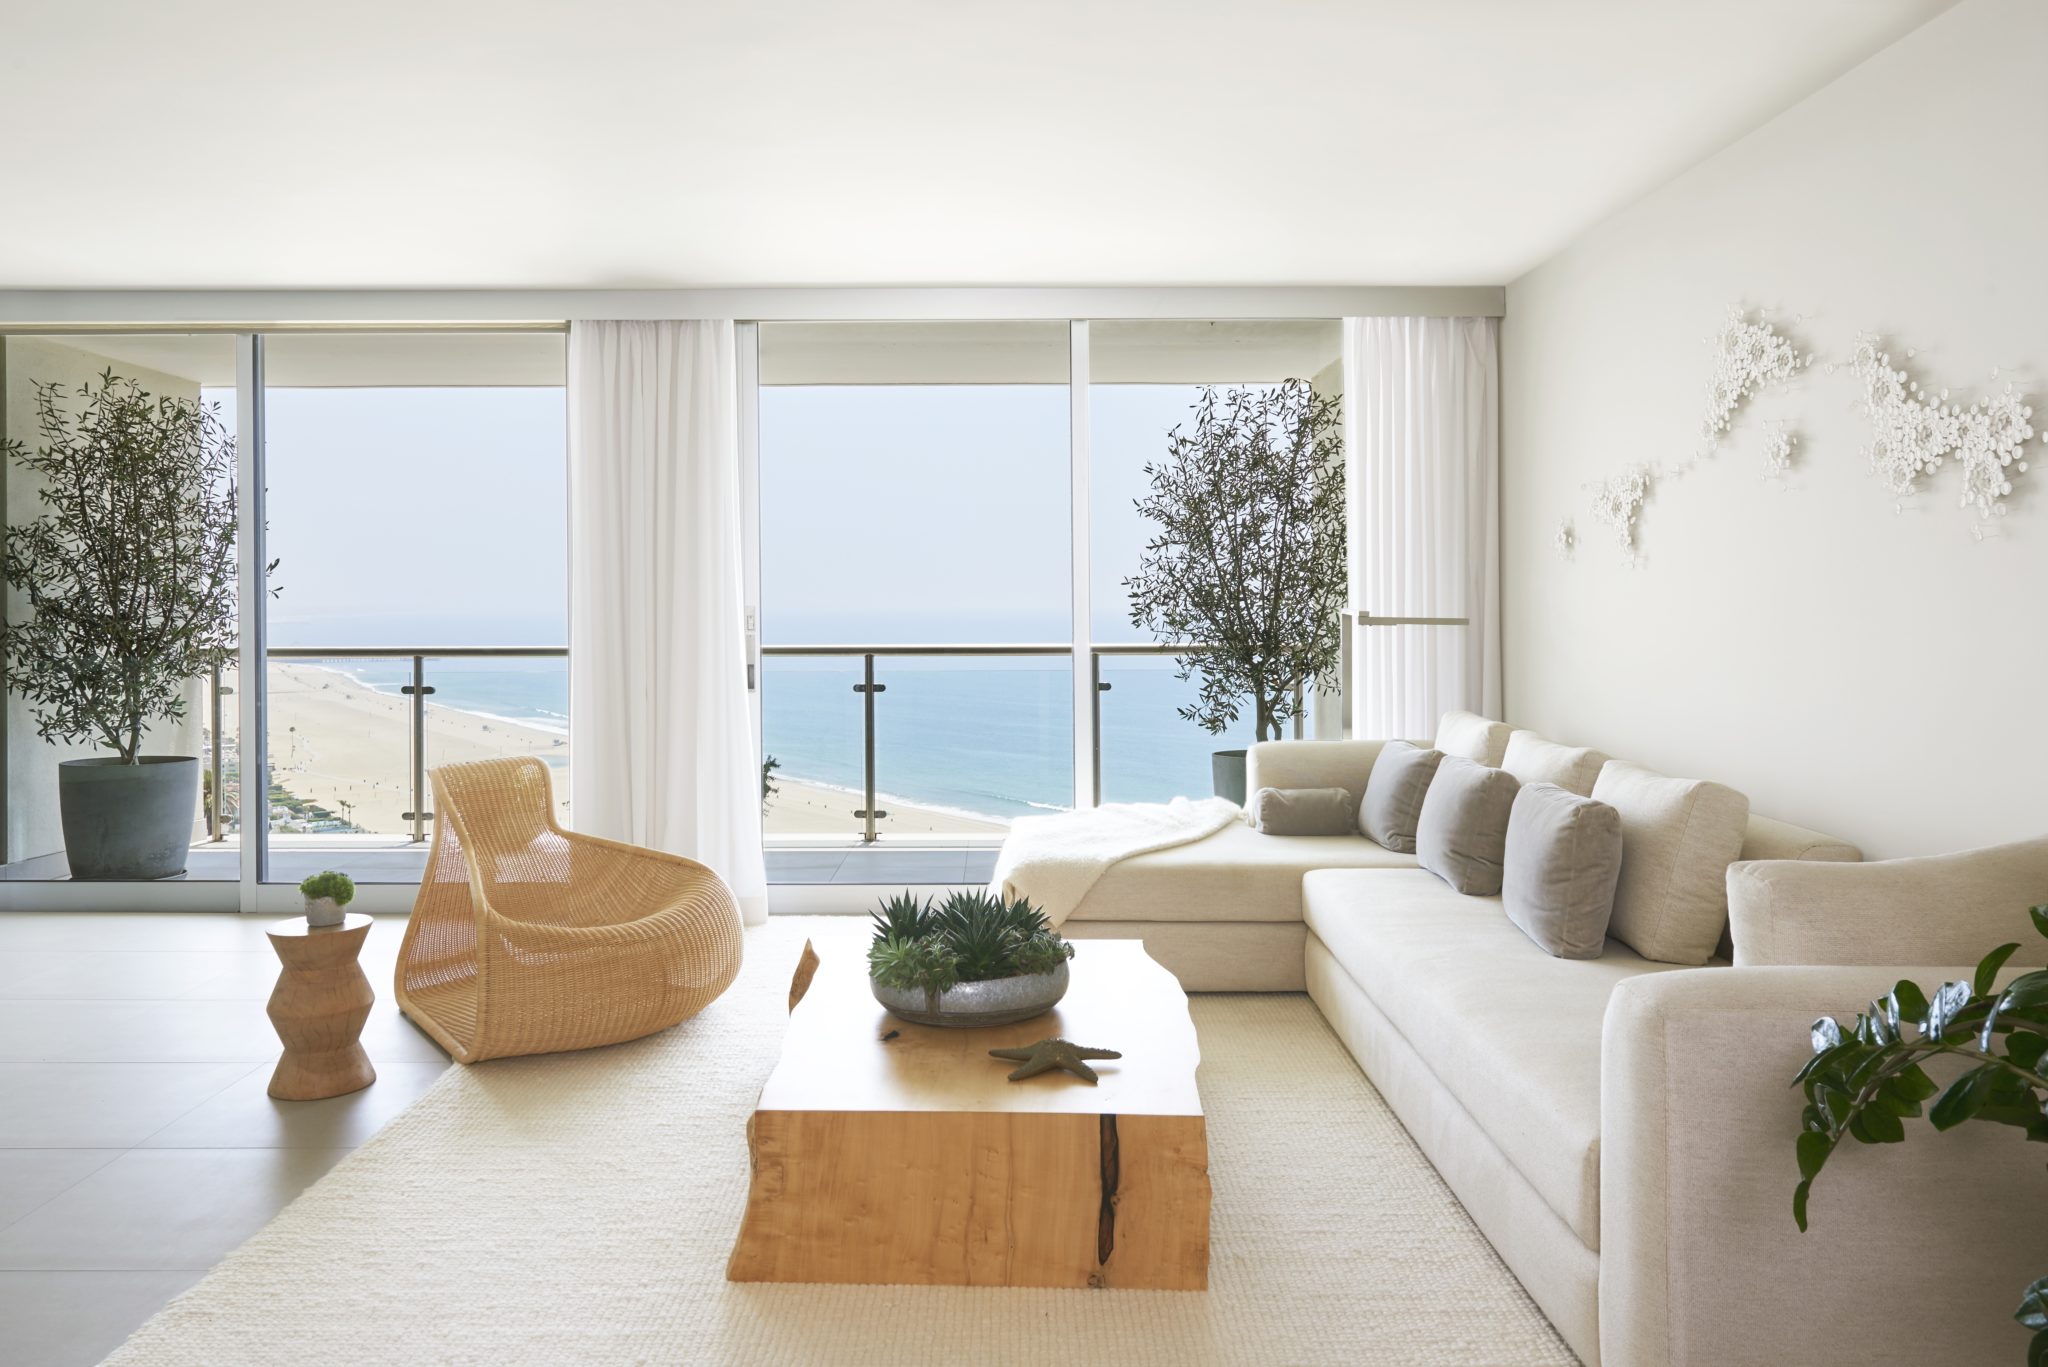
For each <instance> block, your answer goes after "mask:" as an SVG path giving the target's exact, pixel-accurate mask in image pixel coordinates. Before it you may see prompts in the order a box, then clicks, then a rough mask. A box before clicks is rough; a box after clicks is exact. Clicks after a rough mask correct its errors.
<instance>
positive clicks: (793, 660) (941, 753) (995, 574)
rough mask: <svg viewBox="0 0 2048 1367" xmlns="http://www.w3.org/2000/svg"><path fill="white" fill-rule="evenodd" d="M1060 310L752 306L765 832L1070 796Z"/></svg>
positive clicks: (1024, 810) (946, 818) (982, 834)
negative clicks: (904, 314)
mask: <svg viewBox="0 0 2048 1367" xmlns="http://www.w3.org/2000/svg"><path fill="white" fill-rule="evenodd" d="M1067 333H1068V328H1067V325H1066V324H1064V323H872V324H869V323H764V324H762V325H761V326H760V328H759V338H760V381H761V383H760V390H759V395H758V405H759V408H758V411H759V472H760V473H759V478H760V546H761V549H760V561H761V604H760V612H761V617H760V631H761V642H762V676H761V711H762V741H763V752H764V753H763V763H764V766H770V767H768V768H767V770H766V773H765V782H764V786H765V788H766V789H767V792H766V795H765V813H764V824H765V829H766V830H767V832H768V835H769V837H770V840H771V842H778V841H780V842H795V843H808V842H816V843H826V844H829V843H834V842H845V841H855V840H864V839H868V838H871V837H873V838H886V839H892V840H902V841H910V842H915V843H923V844H941V845H943V844H948V843H970V842H974V841H981V842H990V841H994V840H996V839H999V838H1000V836H1001V833H1002V831H1003V830H1004V829H1005V827H1006V826H1007V825H1008V823H1009V822H1010V821H1011V820H1013V819H1014V818H1016V817H1018V816H1022V815H1025V814H1028V813H1030V812H1034V811H1045V810H1053V809H1056V808H1059V807H1064V806H1066V805H1068V804H1069V803H1070V802H1071V801H1072V793H1073V731H1072V719H1073V671H1072V664H1071V650H1070V642H1071V637H1072V588H1071V586H1072V578H1071V575H1072V553H1071V528H1070V514H1069V499H1068V444H1069V443H1068V436H1069V431H1070V426H1071V408H1070V390H1069V385H1068V354H1067ZM870 690H871V691H870ZM870 793H872V798H870ZM871 813H872V815H870V814H871Z"/></svg>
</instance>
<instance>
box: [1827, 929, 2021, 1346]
mask: <svg viewBox="0 0 2048 1367" xmlns="http://www.w3.org/2000/svg"><path fill="white" fill-rule="evenodd" d="M2030 914H2031V915H2032V917H2033V921H2034V928H2035V929H2036V930H2038V931H2040V932H2041V934H2042V935H2044V936H2048V906H2041V907H2035V908H2033V910H2032V912H2031V913H2030ZM2019 948H2020V947H2019V945H2018V944H2007V945H2000V946H1999V947H1998V948H1996V949H1994V950H1992V951H1991V952H1990V953H1989V954H1987V955H1985V956H1984V959H1983V961H1982V962H1981V963H1979V964H1978V965H1977V971H1976V973H1975V974H1974V975H1973V976H1972V977H1971V979H1970V981H1968V982H1963V981H1957V982H1951V983H1943V984H1942V985H1941V987H1940V988H1939V989H1938V990H1937V991H1935V993H1934V994H1933V995H1932V996H1929V995H1928V993H1927V992H1926V991H1925V990H1923V989H1922V988H1921V987H1920V986H1919V984H1917V983H1912V982H1905V981H1901V982H1900V983H1899V984H1898V986H1896V987H1894V988H1893V989H1892V990H1891V992H1890V993H1889V994H1887V995H1886V996H1884V997H1883V998H1881V999H1879V1000H1877V1001H1874V1002H1872V1003H1871V1004H1870V1009H1869V1010H1868V1011H1867V1012H1864V1013H1863V1014H1861V1015H1858V1016H1857V1017H1856V1021H1855V1023H1854V1024H1853V1025H1844V1024H1843V1023H1842V1022H1840V1021H1837V1020H1835V1019H1833V1018H1832V1017H1829V1016H1823V1017H1821V1018H1820V1019H1819V1020H1817V1021H1815V1022H1814V1023H1813V1057H1812V1058H1810V1059H1808V1060H1807V1061H1806V1066H1805V1067H1803V1068H1801V1069H1800V1070H1799V1073H1798V1076H1797V1077H1796V1078H1795V1079H1794V1083H1795V1085H1797V1086H1799V1087H1801V1088H1803V1089H1804V1091H1805V1093H1806V1110H1805V1113H1804V1115H1803V1117H1802V1119H1801V1124H1800V1131H1801V1133H1800V1135H1799V1139H1798V1158H1799V1185H1798V1187H1797V1188H1795V1189H1794V1191H1793V1193H1792V1217H1793V1219H1795V1220H1797V1221H1798V1222H1799V1228H1800V1229H1802V1230H1803V1229H1805V1228H1806V1208H1807V1197H1808V1195H1809V1193H1810V1192H1811V1191H1812V1189H1813V1182H1814V1179H1815V1178H1817V1177H1818V1176H1820V1172H1821V1168H1822V1167H1823V1166H1824V1165H1825V1164H1826V1163H1827V1161H1828V1159H1829V1158H1830V1157H1831V1156H1833V1154H1834V1153H1835V1152H1836V1150H1837V1149H1838V1148H1839V1147H1841V1145H1842V1142H1843V1141H1844V1140H1846V1139H1853V1140H1855V1141H1856V1142H1858V1143H1860V1144H1899V1143H1903V1142H1904V1141H1905V1138H1906V1134H1907V1130H1906V1126H1905V1124H1904V1121H1905V1120H1906V1119H1907V1118H1909V1117H1913V1116H1918V1115H1919V1114H1920V1113H1921V1106H1922V1103H1926V1102H1931V1103H1932V1104H1931V1105H1929V1106H1928V1107H1927V1119H1928V1122H1929V1123H1930V1124H1932V1125H1933V1127H1934V1128H1935V1129H1936V1130H1952V1129H1954V1128H1956V1126H1958V1125H1961V1124H1963V1123H1964V1122H1965V1121H1969V1120H1984V1121H1989V1122H1991V1123H1992V1124H1995V1125H2010V1126H2012V1127H2013V1128H2014V1129H2016V1130H2019V1131H2020V1132H2021V1134H2022V1135H2024V1136H2025V1137H2026V1138H2028V1139H2031V1140H2034V1141H2036V1142H2037V1143H2048V1058H2044V1056H2048V969H2035V970H2034V971H2033V972H2031V973H2023V974H2021V975H2020V976H2019V977H2017V978H2015V979H2013V980H2012V981H2011V982H2009V983H2007V984H2006V985H2005V987H2004V988H2002V989H2001V988H1998V987H1997V982H1998V971H1999V970H2000V969H2001V968H2003V967H2005V963H2006V961H2007V960H2008V959H2010V958H2012V956H2013V955H2014V954H2015V953H2017V952H2018V951H2019ZM1943 1055H1949V1056H1953V1057H1954V1058H1955V1059H1956V1060H1957V1061H1958V1062H1960V1063H1963V1064H1967V1065H1969V1066H1968V1067H1967V1068H1966V1069H1965V1071H1963V1072H1962V1073H1961V1074H1960V1075H1959V1076H1957V1077H1956V1078H1955V1079H1954V1080H1953V1081H1951V1082H1950V1083H1949V1084H1948V1086H1947V1087H1945V1088H1944V1087H1943V1086H1942V1085H1941V1084H1939V1083H1937V1082H1936V1081H1935V1080H1934V1079H1933V1078H1932V1077H1930V1076H1929V1075H1928V1074H1927V1071H1926V1070H1925V1069H1924V1068H1922V1067H1921V1066H1920V1065H1921V1064H1922V1063H1924V1062H1926V1061H1927V1060H1929V1059H1933V1058H1938V1057H1941V1056H1943ZM2013 1318H2014V1319H2016V1320H2018V1321H2019V1322H2020V1324H2021V1325H2022V1326H2024V1327H2025V1328H2027V1329H2030V1330H2032V1331H2033V1335H2034V1337H2033V1340H2032V1343H2031V1345H2030V1346H2029V1349H2028V1353H2027V1362H2028V1364H2029V1367H2039V1364H2042V1363H2048V1277H2042V1278H2040V1279H2039V1280H2037V1281H2035V1282H2034V1283H2033V1284H2032V1285H2030V1286H2028V1287H2027V1289H2026V1291H2025V1293H2024V1294H2023V1296H2022V1298H2021V1301H2020V1308H2019V1309H2018V1310H2017V1311H2015V1312H2014V1314H2013Z"/></svg>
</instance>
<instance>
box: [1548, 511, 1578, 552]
mask: <svg viewBox="0 0 2048 1367" xmlns="http://www.w3.org/2000/svg"><path fill="white" fill-rule="evenodd" d="M1578 544H1579V534H1578V532H1576V531H1575V530H1573V528H1572V520H1571V519H1570V518H1568V517H1561V518H1559V519H1558V520H1557V530H1555V531H1553V532H1552V533H1551V534H1550V545H1551V548H1552V549H1553V550H1555V551H1556V552H1557V558H1558V559H1559V560H1569V559H1571V558H1572V551H1573V549H1574V548H1576V547H1577V546H1578Z"/></svg>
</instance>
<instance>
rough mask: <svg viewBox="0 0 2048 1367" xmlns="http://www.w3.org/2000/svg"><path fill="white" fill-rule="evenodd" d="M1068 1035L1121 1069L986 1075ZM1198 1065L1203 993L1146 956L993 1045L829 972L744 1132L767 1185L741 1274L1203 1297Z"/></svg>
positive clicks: (754, 1192) (1098, 954)
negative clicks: (900, 1011)
mask: <svg viewBox="0 0 2048 1367" xmlns="http://www.w3.org/2000/svg"><path fill="white" fill-rule="evenodd" d="M793 995H796V994H794V993H793ZM892 1032H893V1033H892ZM1054 1034H1057V1035H1059V1036H1061V1037H1062V1038H1065V1039H1069V1040H1072V1041H1074V1042H1075V1043H1078V1044H1086V1045H1094V1046H1102V1047H1108V1048H1118V1049H1121V1050H1122V1051H1123V1053H1124V1057H1123V1058H1122V1059H1121V1060H1119V1061H1116V1062H1114V1063H1109V1064H1105V1065H1103V1067H1102V1081H1101V1084H1100V1085H1099V1086H1090V1085H1089V1084H1088V1083H1086V1082H1084V1081H1082V1080H1081V1079H1079V1078H1075V1077H1071V1076H1069V1075H1067V1074H1065V1073H1058V1072H1055V1073H1048V1074H1045V1075H1043V1076H1041V1077H1035V1078H1030V1079H1027V1080H1025V1081H1022V1082H1015V1083H1011V1082H1006V1081H1005V1080H1004V1078H1005V1075H1006V1073H1007V1072H1008V1070H1009V1068H1010V1065H1009V1064H1007V1063H1002V1062H999V1061H997V1060H994V1059H991V1058H989V1057H988V1054H987V1051H988V1050H989V1049H990V1048H992V1047H1005V1048H1007V1047H1016V1046H1021V1045H1028V1044H1030V1043H1031V1042H1032V1041H1034V1040H1037V1039H1041V1038H1044V1037H1046V1036H1049V1035H1054ZM1199 1061H1200V1053H1199V1050H1198V1049H1197V1047H1196V1040H1195V1032H1194V1024H1193V1021H1192V1020H1191V1019H1190V1017H1189V1015H1188V1008H1187V997H1186V994H1185V993H1183V992H1181V990H1180V985H1179V984H1178V983H1177V982H1175V981H1174V979H1173V977H1172V975H1171V974H1169V973H1167V972H1166V970H1165V969H1163V968H1160V967H1159V966H1158V964H1156V963H1154V962H1153V961H1152V960H1151V959H1150V958H1148V957H1146V955H1145V954H1144V951H1143V948H1142V947H1141V946H1140V945H1139V944H1138V943H1137V942H1136V941H1106V940H1095V941H1088V942H1086V943H1084V944H1083V945H1082V946H1081V954H1080V956H1079V957H1077V958H1076V959H1075V961H1074V983H1073V986H1072V987H1071V988H1070V989H1069V991H1068V994H1067V999H1066V1000H1065V1001H1063V1002H1062V1003H1061V1004H1060V1006H1059V1007H1058V1008H1057V1009H1056V1010H1055V1011H1053V1012H1052V1013H1049V1014H1048V1015H1046V1016H1042V1017H1039V1018H1038V1019H1037V1020H1032V1021H1025V1022H1022V1023H1020V1024H1017V1025H1011V1026H1003V1027H995V1028H988V1029H975V1030H945V1029H938V1028H935V1027H931V1026H919V1025H909V1024H905V1023H903V1022H900V1021H897V1020H895V1019H894V1018H893V1017H890V1016H888V1015H887V1014H886V1013H885V1012H883V1011H882V1010H881V1009H880V1008H879V1007H878V1006H876V1005H875V1003H874V1000H873V998H872V997H871V996H870V995H868V993H867V986H866V975H865V965H863V964H860V963H858V962H857V961H856V962H849V963H827V964H824V965H822V966H820V967H819V968H818V969H817V971H816V975H815V978H814V979H813V981H811V982H810V983H809V984H808V990H807V991H805V992H803V993H802V994H801V996H800V999H799V1000H798V1002H797V1004H796V1005H795V1006H793V1007H792V1011H791V1019H790V1030H789V1034H788V1036H787V1037H786V1038H785V1040H784V1044H783V1054H782V1059H781V1061H780V1062H779V1063H778V1065H777V1068H776V1071H775V1073H774V1075H773V1076H771V1077H770V1079H769V1082H768V1085H767V1087H766V1088H764V1090H763V1093H762V1098H761V1102H760V1105H759V1107H758V1108H757V1109H756V1110H755V1112H754V1114H753V1116H752V1118H751V1119H750V1120H749V1121H748V1124H747V1143H748V1148H749V1151H750V1153H751V1157H752V1160H753V1161H752V1169H753V1175H752V1182H751V1186H750V1189H749V1193H748V1199H747V1210H746V1214H745V1216H744V1218H743V1219H742V1221H741V1225H740V1232H739V1238H738V1240H737V1242H736V1243H735V1245H734V1247H733V1252H732V1257H731V1260H730V1261H729V1262H728V1263H727V1265H726V1275H727V1277H729V1278H730V1279H732V1280H734V1281H769V1282H841V1283H848V1282H853V1283H860V1282H866V1283H898V1284H908V1285H926V1286H929V1285H951V1286H1050V1287H1127V1288H1146V1289H1157V1290H1181V1291H1198V1290H1204V1289H1206V1288H1207V1286H1208V1284H1209V1152H1208V1137H1207V1131H1206V1129H1205V1127H1204V1121H1203V1117H1202V1113H1201V1103H1200V1097H1199V1095H1198V1094H1197V1092H1196V1089H1195V1084H1194V1076H1195V1067H1196V1065H1197V1063H1198V1062H1199Z"/></svg>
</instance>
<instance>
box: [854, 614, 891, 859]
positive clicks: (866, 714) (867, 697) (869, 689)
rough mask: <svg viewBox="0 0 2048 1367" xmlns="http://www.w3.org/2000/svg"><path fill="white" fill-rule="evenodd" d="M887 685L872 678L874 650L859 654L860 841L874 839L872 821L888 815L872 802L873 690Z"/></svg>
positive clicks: (869, 841) (873, 749) (870, 843)
mask: <svg viewBox="0 0 2048 1367" xmlns="http://www.w3.org/2000/svg"><path fill="white" fill-rule="evenodd" d="M887 687H888V685H887V684H878V683H876V682H875V656H874V652H873V651H869V652H868V653H867V654H865V655H862V656H861V681H860V682H859V683H857V684H855V685H854V686H853V691H854V692H856V693H858V694H860V695H861V741H862V745H863V748H864V749H865V751H866V764H867V780H866V784H865V786H864V788H863V792H864V793H865V794H866V797H867V805H866V806H864V807H862V808H861V809H860V810H859V811H857V812H855V813H854V815H855V816H857V817H859V818H860V819H861V820H862V821H863V822H865V823H866V825H865V827H864V828H863V831H862V834H861V838H860V843H861V844H863V845H872V844H874V843H875V821H876V820H877V819H878V818H880V817H885V816H887V815H888V813H887V812H885V811H881V810H879V809H878V808H877V807H876V806H875V694H877V693H880V692H882V691H884V690H885V689H886V688H887Z"/></svg>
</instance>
